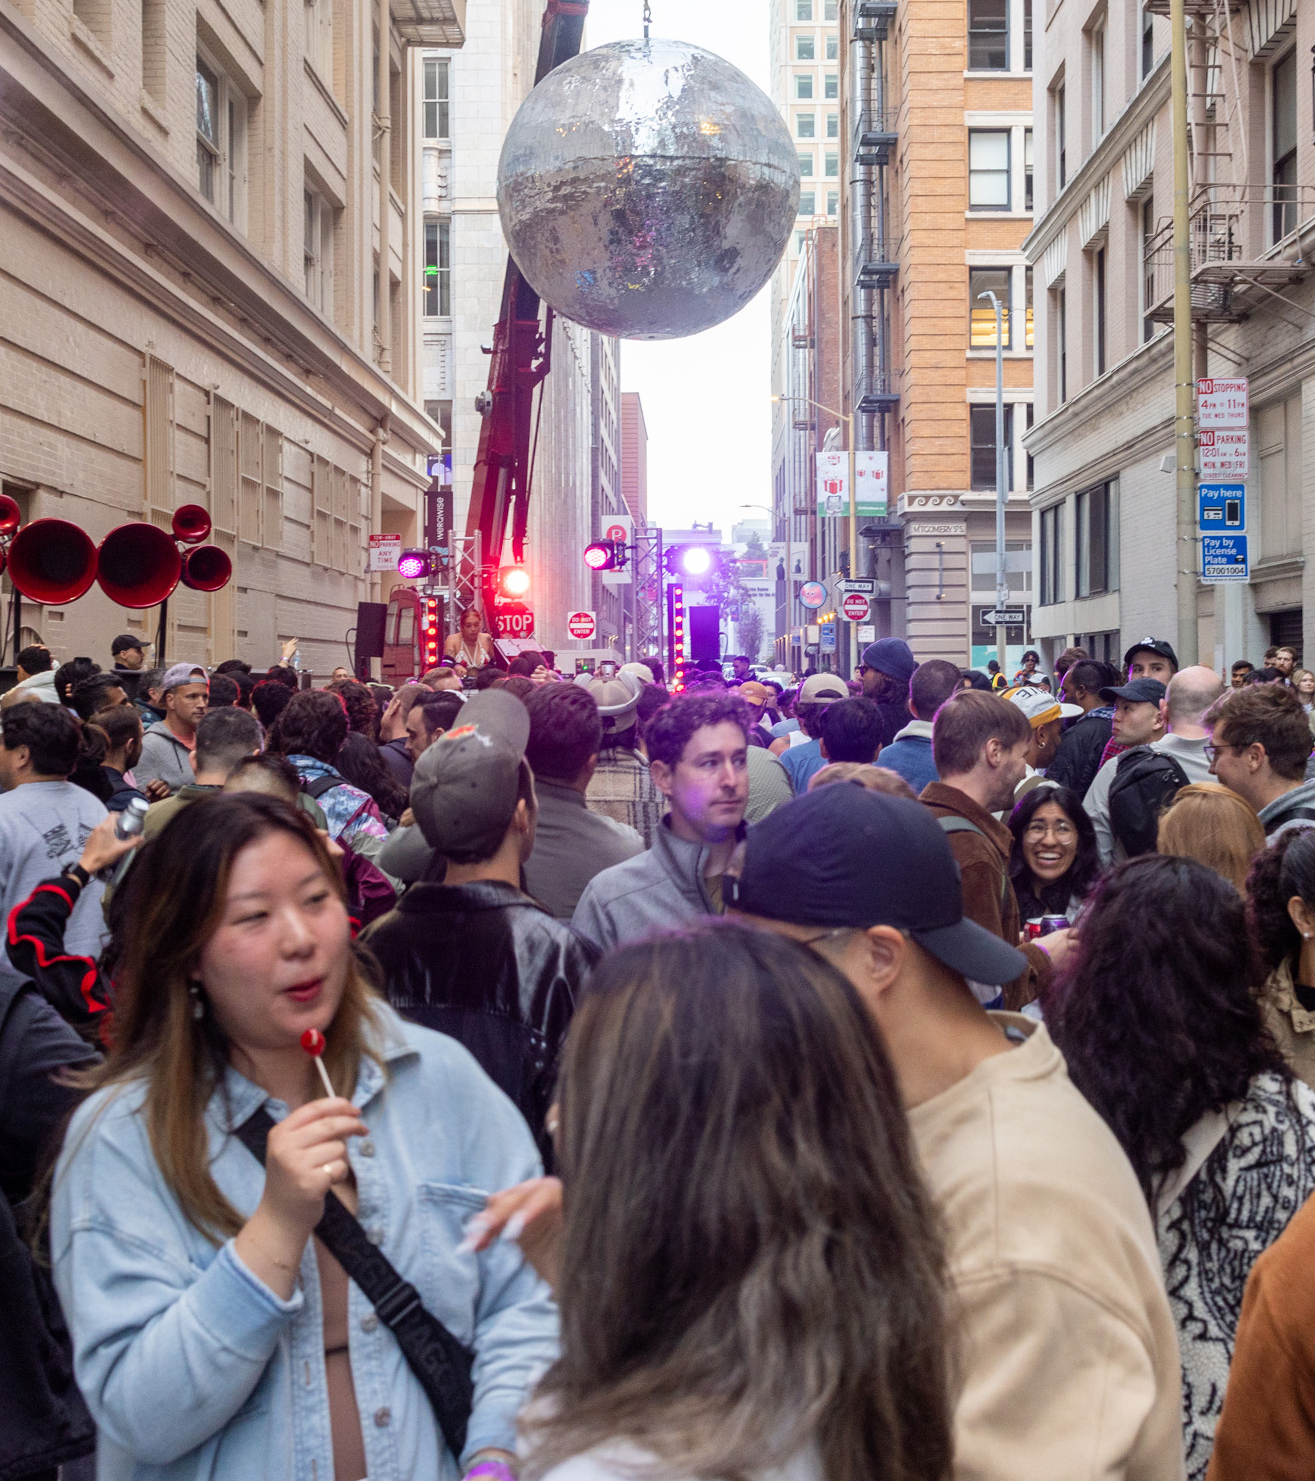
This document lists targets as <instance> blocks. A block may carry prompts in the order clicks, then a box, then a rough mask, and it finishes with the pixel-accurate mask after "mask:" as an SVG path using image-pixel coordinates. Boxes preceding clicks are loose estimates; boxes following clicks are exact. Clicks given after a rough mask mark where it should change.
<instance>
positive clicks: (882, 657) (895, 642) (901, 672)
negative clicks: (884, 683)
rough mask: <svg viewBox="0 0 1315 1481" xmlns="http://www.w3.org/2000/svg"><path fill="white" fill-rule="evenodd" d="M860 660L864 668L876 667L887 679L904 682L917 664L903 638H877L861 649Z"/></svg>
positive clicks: (910, 676) (905, 682) (911, 674)
mask: <svg viewBox="0 0 1315 1481" xmlns="http://www.w3.org/2000/svg"><path fill="white" fill-rule="evenodd" d="M861 662H862V664H863V667H864V668H869V669H876V671H877V672H878V673H879V674H885V675H886V677H887V678H888V679H898V680H899V681H900V682H901V683H904V684H907V683H908V682H909V680H910V679H911V678H912V677H913V671H914V669H916V668H917V666H918V660H917V659H916V658H914V656H913V649H912V648H910V647H909V645H908V644H907V643H906V642H905V641H904V639H903V638H878V639H877V641H876V642H875V643H869V644H868V645H867V647H866V648H864V650H863V658H862V660H861Z"/></svg>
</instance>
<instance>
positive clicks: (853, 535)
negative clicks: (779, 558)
mask: <svg viewBox="0 0 1315 1481" xmlns="http://www.w3.org/2000/svg"><path fill="white" fill-rule="evenodd" d="M772 400H773V401H802V402H803V403H804V405H805V406H812V407H816V408H817V410H818V411H824V412H825V413H826V414H827V416H829V417H835V418H836V420H837V421H840V422H844V424H845V442H846V443H847V444H848V446H849V574H850V575H851V576H857V575H858V488H857V487H856V483H857V481H856V479H855V477H854V468H855V459H854V418H853V417H852V416H846V415H845V413H844V412H843V411H836V410H835V409H834V408H833V407H830V406H823V405H822V403H821V402H820V401H813V400H812V399H811V398H810V397H808V396H773V397H772ZM789 532H790V527H789V525H788V524H787V525H786V539H787V540H788V539H789ZM787 554H788V546H787ZM786 574H787V575H789V574H790V568H789V566H788V565H787V566H786ZM790 597H791V600H790V605H789V612H788V616H789V619H790V622H791V624H793V622H794V588H793V583H792V584H791V589H790ZM855 646H857V644H856V645H855ZM846 651H848V650H846Z"/></svg>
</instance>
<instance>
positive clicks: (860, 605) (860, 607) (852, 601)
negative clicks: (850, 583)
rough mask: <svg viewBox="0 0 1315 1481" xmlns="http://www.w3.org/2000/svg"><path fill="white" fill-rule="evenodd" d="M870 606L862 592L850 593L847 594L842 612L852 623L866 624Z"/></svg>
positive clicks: (842, 604)
mask: <svg viewBox="0 0 1315 1481" xmlns="http://www.w3.org/2000/svg"><path fill="white" fill-rule="evenodd" d="M868 605H869V604H868V599H867V597H865V596H864V595H863V593H862V592H861V591H850V592H846V593H845V600H844V601H843V602H842V603H841V604H840V610H841V611H842V612H843V613H844V614H845V616H846V617H848V618H849V620H850V621H851V622H864V621H866V619H867V615H868Z"/></svg>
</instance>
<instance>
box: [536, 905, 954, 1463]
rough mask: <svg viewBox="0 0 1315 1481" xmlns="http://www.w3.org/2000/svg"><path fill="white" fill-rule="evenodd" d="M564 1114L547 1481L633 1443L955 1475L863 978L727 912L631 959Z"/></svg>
mask: <svg viewBox="0 0 1315 1481" xmlns="http://www.w3.org/2000/svg"><path fill="white" fill-rule="evenodd" d="M559 1101H560V1110H561V1122H560V1126H561V1140H560V1149H559V1150H560V1160H561V1167H562V1176H563V1180H564V1183H565V1213H566V1227H565V1235H564V1242H563V1248H562V1270H561V1281H560V1284H559V1289H558V1294H559V1300H560V1304H561V1313H562V1352H561V1357H560V1358H559V1359H558V1361H557V1362H556V1363H555V1364H554V1365H553V1367H552V1368H550V1369H549V1371H548V1373H547V1374H546V1375H545V1377H544V1379H543V1382H542V1385H541V1387H540V1389H539V1397H540V1399H541V1400H542V1402H541V1403H537V1404H536V1405H535V1406H534V1408H533V1410H532V1411H531V1415H530V1417H529V1418H528V1419H527V1421H526V1422H525V1429H526V1434H527V1438H528V1441H529V1445H530V1457H529V1460H530V1464H529V1470H528V1474H529V1475H531V1476H541V1475H543V1474H544V1472H546V1471H547V1470H549V1469H550V1468H551V1467H552V1466H554V1465H556V1464H559V1463H560V1462H561V1461H563V1460H565V1459H567V1458H568V1457H570V1456H573V1455H578V1454H582V1453H583V1452H585V1451H588V1450H590V1449H592V1448H594V1447H595V1446H598V1445H600V1444H604V1443H606V1442H607V1441H609V1440H619V1439H624V1440H628V1441H631V1442H633V1443H634V1444H636V1445H638V1446H641V1447H642V1448H643V1449H645V1450H647V1451H650V1452H652V1453H654V1454H656V1455H657V1456H658V1457H659V1458H660V1460H661V1461H662V1462H663V1465H664V1468H669V1469H670V1470H671V1471H672V1472H674V1473H678V1474H680V1475H692V1476H694V1475H697V1476H740V1475H742V1474H744V1473H746V1472H751V1471H757V1470H760V1469H766V1468H768V1467H770V1466H774V1465H781V1464H783V1463H784V1462H786V1461H788V1460H789V1458H790V1457H791V1456H792V1455H793V1454H795V1453H796V1452H798V1451H799V1450H801V1449H802V1448H804V1447H806V1446H808V1445H809V1444H810V1443H811V1444H815V1445H816V1446H817V1449H818V1451H819V1452H820V1457H821V1461H822V1471H823V1474H824V1475H825V1476H826V1477H827V1478H828V1481H940V1478H943V1477H946V1476H948V1475H949V1474H950V1464H951V1430H950V1422H951V1421H950V1411H951V1400H950V1373H949V1363H948V1360H947V1342H946V1328H947V1322H946V1314H945V1294H944V1293H945V1279H946V1272H945V1259H944V1253H943V1248H942V1243H941V1238H940V1233H939V1228H938V1222H937V1218H936V1215H935V1213H934V1211H933V1207H932V1204H931V1202H930V1199H929V1196H928V1194H927V1192H926V1190H925V1188H924V1187H923V1184H922V1179H921V1176H920V1174H919V1171H918V1167H917V1163H916V1159H915V1156H914V1153H913V1150H912V1147H911V1144H910V1139H909V1134H908V1129H907V1125H906V1122H905V1117H904V1112H903V1109H902V1107H901V1105H900V1099H899V1094H898V1091H897V1088H896V1084H895V1078H894V1075H893V1073H892V1071H891V1068H890V1065H889V1062H888V1061H887V1059H886V1056H885V1053H884V1051H883V1049H882V1047H881V1044H880V1042H879V1040H878V1038H877V1034H876V1030H875V1028H874V1026H873V1025H872V1023H871V1021H870V1019H869V1017H868V1015H867V1013H866V1012H865V1010H864V1009H863V1007H862V1005H861V1003H860V1002H859V1000H858V998H857V996H856V994H855V993H854V990H853V988H852V987H851V986H850V984H849V983H848V981H846V980H845V979H844V978H843V977H841V976H840V975H839V974H838V973H837V972H836V971H834V970H833V969H832V968H831V967H830V966H828V965H827V964H826V963H825V962H824V961H822V960H821V959H820V958H819V957H818V956H816V954H815V953H813V952H810V951H808V950H806V949H805V948H803V947H801V946H797V945H795V944H794V943H793V942H789V941H785V940H783V939H781V938H779V937H775V936H771V935H767V934H766V933H761V932H757V931H751V930H747V929H745V928H743V927H740V926H733V925H728V924H724V923H709V924H708V925H705V926H701V927H695V928H691V929H690V930H688V931H686V932H683V933H681V934H679V935H675V936H669V937H663V938H659V939H656V940H653V941H649V942H645V943H640V944H637V945H633V946H628V947H625V948H623V949H621V950H620V951H617V952H615V953H614V954H613V955H612V956H610V957H609V958H607V960H606V961H605V962H604V963H603V964H602V965H601V966H600V967H599V968H598V970H597V972H596V973H595V975H594V977H593V979H592V981H591V983H590V987H589V991H588V993H587V994H586V995H585V997H584V999H583V1000H582V1002H581V1004H580V1007H579V1008H578V1009H577V1012H576V1015H575V1019H574V1021H573V1023H572V1026H571V1032H570V1038H569V1041H568V1046H567V1051H566V1056H565V1063H564V1066H563V1070H562V1078H561V1082H560V1095H559Z"/></svg>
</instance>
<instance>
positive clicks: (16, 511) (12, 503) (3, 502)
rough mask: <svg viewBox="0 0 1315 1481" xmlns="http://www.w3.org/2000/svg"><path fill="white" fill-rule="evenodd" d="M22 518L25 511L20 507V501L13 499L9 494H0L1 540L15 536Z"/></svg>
mask: <svg viewBox="0 0 1315 1481" xmlns="http://www.w3.org/2000/svg"><path fill="white" fill-rule="evenodd" d="M22 517H23V511H22V510H21V509H20V508H19V507H18V500H17V499H11V498H10V497H9V495H8V494H0V538H2V537H4V536H5V535H12V534H14V533H15V531H16V530H17V529H18V525H19V521H20V520H21V519H22Z"/></svg>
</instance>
